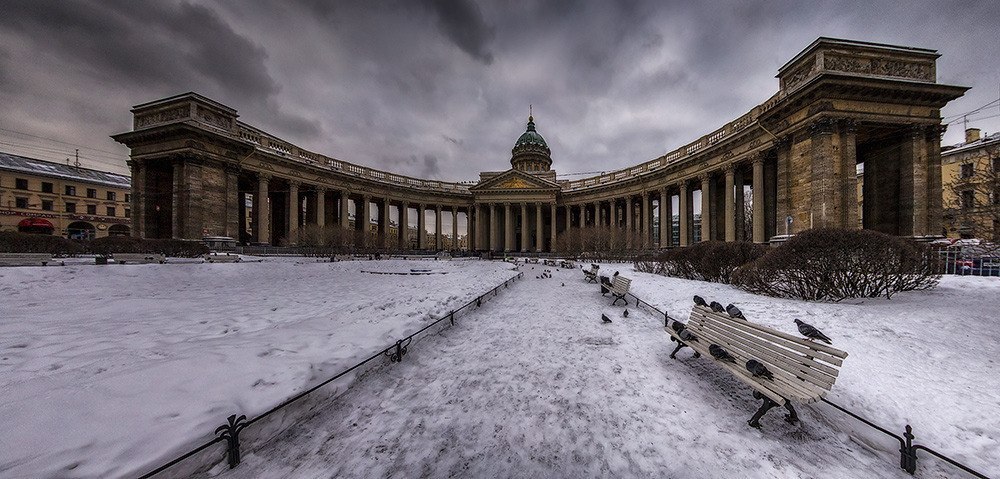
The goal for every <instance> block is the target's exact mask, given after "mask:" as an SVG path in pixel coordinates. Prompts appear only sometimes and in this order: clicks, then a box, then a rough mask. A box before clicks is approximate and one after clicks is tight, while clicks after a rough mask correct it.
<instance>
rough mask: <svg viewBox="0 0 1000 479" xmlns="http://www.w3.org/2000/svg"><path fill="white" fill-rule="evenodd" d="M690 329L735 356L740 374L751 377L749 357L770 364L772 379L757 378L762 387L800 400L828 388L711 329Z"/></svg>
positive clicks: (817, 395) (811, 396)
mask: <svg viewBox="0 0 1000 479" xmlns="http://www.w3.org/2000/svg"><path fill="white" fill-rule="evenodd" d="M691 331H692V332H693V333H694V334H695V335H696V336H697V335H699V334H700V335H701V336H700V338H701V340H702V341H707V342H709V343H710V344H717V345H719V346H721V347H723V348H725V349H726V351H727V352H729V354H731V355H732V356H733V357H735V358H736V365H735V366H736V367H737V368H739V369H740V371H741V374H742V373H744V372H745V373H746V374H748V375H750V377H753V375H752V374H750V372H749V371H746V367H745V365H746V362H747V361H748V360H750V359H756V360H758V361H761V362H762V363H764V364H765V366H770V367H768V369H769V370H770V371H771V374H772V375H773V376H774V380H773V381H768V380H766V379H759V378H758V380H759V381H760V382H761V384H763V385H764V386H763V387H766V388H768V389H773V390H775V392H777V393H779V394H781V395H783V396H786V397H787V396H794V397H796V398H797V399H800V400H815V399H818V398H819V397H822V396H823V395H824V394H826V391H828V390H829V389H828V388H824V387H822V386H818V385H816V384H813V383H811V382H808V381H803V380H799V379H798V378H796V377H795V376H794V375H791V374H789V373H788V372H787V371H785V370H784V369H781V368H779V367H776V366H775V365H774V364H773V363H769V361H767V359H766V358H762V357H759V356H758V355H748V354H747V353H746V351H744V350H742V349H740V348H738V347H733V346H734V345H733V344H731V343H729V342H727V341H726V340H725V338H723V337H721V336H719V335H717V334H716V333H715V332H714V331H712V330H700V329H698V328H695V327H692V328H691Z"/></svg>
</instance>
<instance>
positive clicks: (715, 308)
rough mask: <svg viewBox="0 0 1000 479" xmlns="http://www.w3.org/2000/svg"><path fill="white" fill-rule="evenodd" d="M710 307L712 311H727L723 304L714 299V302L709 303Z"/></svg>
mask: <svg viewBox="0 0 1000 479" xmlns="http://www.w3.org/2000/svg"><path fill="white" fill-rule="evenodd" d="M709 307H711V308H712V311H715V312H716V313H724V312H726V308H723V307H722V305H721V304H719V302H718V301H712V304H711V305H709Z"/></svg>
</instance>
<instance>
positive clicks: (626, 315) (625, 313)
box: [622, 309, 628, 318]
mask: <svg viewBox="0 0 1000 479" xmlns="http://www.w3.org/2000/svg"><path fill="white" fill-rule="evenodd" d="M622 316H625V317H626V318H627V317H628V309H626V310H625V312H624V313H622Z"/></svg>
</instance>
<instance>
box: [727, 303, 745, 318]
mask: <svg viewBox="0 0 1000 479" xmlns="http://www.w3.org/2000/svg"><path fill="white" fill-rule="evenodd" d="M726 312H727V313H729V316H730V317H733V318H736V319H742V320H744V321H746V319H747V318H746V316H743V311H740V308H737V307H736V305H735V304H732V303H729V306H726Z"/></svg>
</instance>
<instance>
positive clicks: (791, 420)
mask: <svg viewBox="0 0 1000 479" xmlns="http://www.w3.org/2000/svg"><path fill="white" fill-rule="evenodd" d="M785 409H787V410H788V414H787V415H785V422H787V423H788V424H795V423H797V422H799V415H798V414H795V408H793V407H792V403H791V402H789V401H785Z"/></svg>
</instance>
